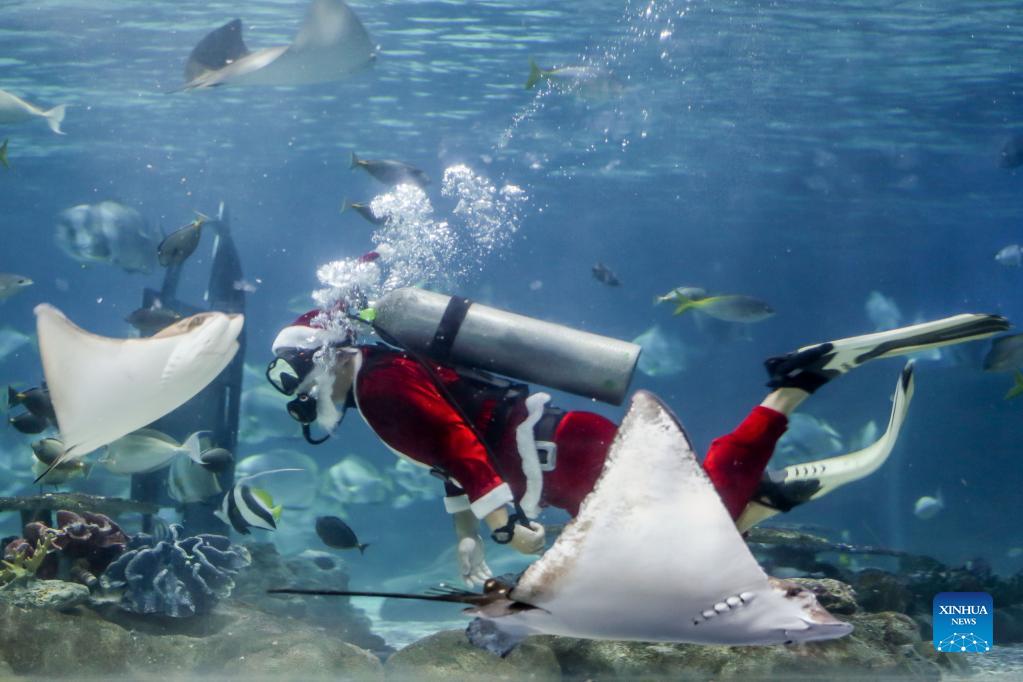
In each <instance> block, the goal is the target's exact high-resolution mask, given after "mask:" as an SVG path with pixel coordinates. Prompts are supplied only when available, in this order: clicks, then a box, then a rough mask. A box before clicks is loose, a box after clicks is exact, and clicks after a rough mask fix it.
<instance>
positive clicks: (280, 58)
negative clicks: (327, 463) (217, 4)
mask: <svg viewBox="0 0 1023 682" xmlns="http://www.w3.org/2000/svg"><path fill="white" fill-rule="evenodd" d="M375 57H376V52H375V48H374V46H373V43H372V42H371V41H370V37H369V34H368V33H366V29H365V28H364V27H363V25H362V22H361V21H359V18H358V17H357V16H355V12H353V11H352V9H351V8H350V7H349V6H348V5H346V4H345V3H344V2H342V0H313V1H312V3H310V5H309V9H308V10H307V11H306V15H305V20H304V21H303V22H302V27H301V28H300V29H299V31H298V35H296V36H295V39H294V40H293V41H292V43H291V44H290V45H283V46H280V47H267V48H263V49H261V50H256V51H255V52H250V51H249V49H248V48H247V47H246V46H245V41H244V40H242V22H241V19H235V20H233V21H229V22H228V23H226V24H224V25H223V26H221V27H220V28H218V29H216V30H214V31H212V32H210V33H209V34H208V35H207V36H206V37H205V38H203V39H202V40H200V41H199V44H198V45H196V46H195V48H194V49H193V50H192V53H191V54H190V55H189V56H188V62H187V63H186V64H185V79H186V80H187V83H185V85H183V86H182V87H181V88H180V90H194V89H196V88H211V87H213V86H216V85H224V84H226V83H231V84H234V85H305V84H308V83H326V82H330V81H337V80H341V79H343V78H347V77H348V76H351V75H352V74H354V73H357V72H359V71H361V70H363V69H365V68H367V67H369V66H370V65H371V64H372V63H373V60H374V59H375Z"/></svg>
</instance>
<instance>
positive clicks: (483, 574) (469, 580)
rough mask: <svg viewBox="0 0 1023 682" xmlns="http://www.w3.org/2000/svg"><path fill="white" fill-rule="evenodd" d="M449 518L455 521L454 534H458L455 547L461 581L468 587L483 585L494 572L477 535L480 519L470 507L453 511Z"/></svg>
mask: <svg viewBox="0 0 1023 682" xmlns="http://www.w3.org/2000/svg"><path fill="white" fill-rule="evenodd" d="M451 518H452V519H453V520H454V523H455V535H457V536H458V544H457V545H456V546H455V547H456V552H457V555H458V569H459V571H460V572H461V574H462V581H463V582H465V584H466V585H467V586H468V587H483V585H484V583H486V581H487V580H488V579H490V578H492V577H493V576H494V574H493V573H492V572H491V571H490V567H489V566H487V562H486V559H485V556H484V552H483V538H481V537H480V536H479V527H480V520H479V519H477V518H476V515H475V514H473V513H472V510H471V509H465V510H463V511H457V512H454V513H453V514H452V515H451Z"/></svg>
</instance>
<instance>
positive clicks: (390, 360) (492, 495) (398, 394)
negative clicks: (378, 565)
mask: <svg viewBox="0 0 1023 682" xmlns="http://www.w3.org/2000/svg"><path fill="white" fill-rule="evenodd" d="M360 350H361V351H362V352H361V354H360V356H359V358H360V360H359V363H358V367H357V369H356V374H355V382H354V385H353V387H352V393H353V396H354V398H355V405H356V407H357V408H358V410H359V412H360V414H362V417H363V419H365V420H366V423H367V424H368V425H369V427H370V428H371V429H372V430H373V431H374V432H375V433H376V435H377V436H378V437H379V438H380V440H382V441H383V442H384V443H385V444H386V445H387V446H388V447H390V448H391V449H392V450H394V451H395V452H397V453H398V454H399V455H402V456H405V457H408V458H409V459H411V460H413V461H415V462H418V463H419V464H423V465H425V466H428V467H432V468H436V469H439V470H440V471H442V472H443V473H444V474H446V475H447V476H448V477H449V478H450V479H451V480H452V482H453V483H454V484H456V485H457V486H458V488H453V487H449V490H448V492H449V496H448V497H447V498H445V507H446V508H447V509H448V511H450V512H455V511H460V510H462V509H466V508H471V509H472V511H473V513H474V514H475V515H476V516H477V517H479V518H483V517H484V516H486V515H487V514H489V513H490V512H492V511H494V510H495V509H497V508H499V507H501V506H502V505H504V504H507V503H509V502H511V501H512V500H513V494H512V489H511V487H510V485H509V483H508V482H507V481H505V480H503V479H502V477H501V476H499V475H498V473H497V471H496V470H495V468H494V463H493V462H491V460H490V456H489V455H488V454H487V449H486V447H485V446H484V444H483V443H482V442H481V441H480V438H479V437H478V436H477V435H476V432H474V431H473V429H472V428H471V427H470V426H469V425H468V424H466V422H465V420H464V419H463V418H462V416H461V414H460V413H459V411H458V410H457V409H456V408H455V407H454V406H453V405H452V404H451V403H450V402H449V400H448V399H447V398H446V397H445V395H444V394H443V393H442V392H441V390H440V389H439V388H438V386H437V384H436V382H435V380H434V378H433V377H432V376H431V375H430V372H428V371H427V370H426V369H424V368H423V366H422V365H420V364H419V362H418V361H416V360H415V359H414V358H411V357H409V356H407V355H406V354H404V353H401V352H398V351H394V350H391V349H388V348H384V347H377V346H364V347H362V348H361V349H360ZM430 369H431V370H432V371H433V373H434V374H435V376H436V377H437V379H439V380H440V381H441V382H443V383H444V385H445V386H446V387H447V388H448V389H449V390H451V389H457V387H458V384H459V382H460V381H462V379H461V377H460V376H459V375H458V374H457V373H456V372H455V371H454V370H452V369H451V368H450V367H447V366H445V365H440V364H435V365H433V366H432V367H431V368H430ZM474 407H475V408H476V409H475V410H474V411H475V412H476V414H475V416H474V421H475V424H474V425H475V427H476V429H477V431H478V432H479V433H487V432H488V431H490V430H491V427H492V424H491V421H492V419H493V418H494V417H495V408H496V407H497V403H496V401H489V404H488V403H487V402H484V403H483V404H481V405H477V406H474ZM463 409H464V406H463ZM509 421H511V420H509ZM519 421H521V419H519ZM502 440H504V439H502ZM503 449H504V448H498V449H496V450H495V456H496V457H498V458H499V459H500V460H501V462H500V464H505V466H500V464H499V466H500V468H501V471H502V473H505V475H507V476H509V478H511V477H512V476H514V475H515V474H517V475H518V477H521V476H522V473H521V465H518V463H517V462H516V461H515V460H516V459H518V456H517V453H515V452H513V453H507V452H499V451H498V450H503ZM509 454H510V455H511V456H510V457H509V456H507V455H509ZM459 488H460V490H459ZM463 491H464V496H463V494H462V493H463Z"/></svg>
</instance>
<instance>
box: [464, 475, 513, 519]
mask: <svg viewBox="0 0 1023 682" xmlns="http://www.w3.org/2000/svg"><path fill="white" fill-rule="evenodd" d="M514 499H515V498H514V497H512V491H511V488H510V487H509V486H508V484H507V483H502V484H501V485H499V486H497V487H496V488H494V489H493V490H491V491H490V492H489V493H487V494H486V495H484V496H483V497H480V498H479V499H477V500H476V501H475V502H472V503H471V504H470V505H469V508H470V509H472V513H473V514H475V515H476V518H477V519H482V518H483V517H485V516H486V515H487V514H489V513H490V512H492V511H494V510H495V509H499V508H501V507H503V506H504V505H506V504H511V503H512V501H513V500H514Z"/></svg>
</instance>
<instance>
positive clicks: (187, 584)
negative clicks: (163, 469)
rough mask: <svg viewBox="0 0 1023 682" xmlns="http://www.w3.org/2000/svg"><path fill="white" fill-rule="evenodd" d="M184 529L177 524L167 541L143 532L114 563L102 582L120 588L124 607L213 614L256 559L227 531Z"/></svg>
mask: <svg viewBox="0 0 1023 682" xmlns="http://www.w3.org/2000/svg"><path fill="white" fill-rule="evenodd" d="M182 532H183V529H182V527H181V526H179V525H177V524H173V525H171V527H170V537H169V538H168V539H166V540H157V539H156V538H154V537H153V536H151V535H148V534H146V533H140V534H138V535H137V536H135V537H134V538H132V540H131V542H130V543H129V544H128V549H127V550H126V551H125V552H124V554H122V555H121V556H120V557H119V558H118V559H117V561H115V562H114V563H112V564H110V566H109V568H107V570H106V572H105V573H104V574H103V576H102V578H101V582H102V585H103V588H104V589H105V590H121V601H120V606H121V608H122V609H125V610H126V611H131V612H133V613H139V614H158V615H165V616H171V617H173V618H184V617H189V616H195V615H201V614H206V613H209V612H210V611H211V610H213V607H214V606H216V604H217V602H218V601H219V600H221V599H223V598H224V597H227V596H229V595H230V594H231V591H232V590H233V589H234V580H233V576H234V575H235V574H236V573H237V572H238V571H239V570H241V569H242V568H244V567H246V566H248V565H249V564H250V563H251V561H252V560H251V558H250V557H249V553H248V551H247V550H246V549H245V548H244V547H241V546H238V545H232V544H231V541H230V540H229V539H228V538H226V537H224V536H223V535H206V534H203V535H196V536H193V537H184V536H183V535H182Z"/></svg>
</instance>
